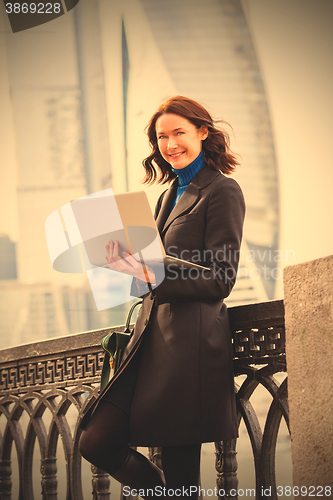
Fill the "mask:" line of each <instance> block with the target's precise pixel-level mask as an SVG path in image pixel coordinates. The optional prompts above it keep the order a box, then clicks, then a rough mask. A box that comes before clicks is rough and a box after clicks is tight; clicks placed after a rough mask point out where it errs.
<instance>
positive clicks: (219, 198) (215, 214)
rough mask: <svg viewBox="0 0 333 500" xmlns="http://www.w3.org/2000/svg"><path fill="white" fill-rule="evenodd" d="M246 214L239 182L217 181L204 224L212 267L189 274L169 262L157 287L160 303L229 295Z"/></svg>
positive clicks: (232, 180)
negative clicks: (169, 264)
mask: <svg viewBox="0 0 333 500" xmlns="http://www.w3.org/2000/svg"><path fill="white" fill-rule="evenodd" d="M244 216H245V203H244V197H243V193H242V191H241V189H240V187H239V185H238V184H237V182H236V181H235V180H234V179H230V178H225V179H224V181H223V182H220V183H217V184H216V186H215V188H214V190H213V191H212V192H211V194H210V197H209V200H208V204H207V213H206V225H205V228H204V232H205V234H204V241H205V250H209V252H206V253H207V255H209V256H210V259H209V261H207V263H206V265H207V267H209V270H207V271H204V270H202V271H201V270H200V272H199V273H198V272H193V273H190V274H189V273H188V271H187V270H185V269H184V268H183V269H177V268H176V267H173V266H167V268H166V269H165V278H164V280H163V281H162V283H161V284H160V285H158V286H157V288H156V290H155V292H156V300H157V303H163V302H171V301H173V300H203V301H205V300H220V299H221V298H225V297H227V296H228V295H229V294H230V292H231V290H232V287H233V286H234V284H235V281H236V274H237V269H238V262H239V256H240V245H241V240H242V232H243V222H244ZM191 276H192V277H191Z"/></svg>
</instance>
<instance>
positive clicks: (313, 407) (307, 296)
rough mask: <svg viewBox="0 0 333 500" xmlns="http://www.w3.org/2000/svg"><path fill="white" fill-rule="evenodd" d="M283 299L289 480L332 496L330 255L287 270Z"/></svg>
mask: <svg viewBox="0 0 333 500" xmlns="http://www.w3.org/2000/svg"><path fill="white" fill-rule="evenodd" d="M284 295H285V300H284V305H285V325H286V357H287V373H288V392H289V408H290V427H291V438H292V443H291V451H292V461H293V481H294V485H297V486H299V487H301V486H306V487H307V494H308V496H307V497H305V496H304V497H302V498H313V497H319V496H322V497H323V498H333V255H331V256H329V257H325V258H321V259H316V260H314V261H310V262H304V263H302V264H299V265H295V266H291V267H287V268H285V270H284ZM310 486H314V487H315V488H313V489H311V488H310ZM329 486H330V487H331V494H328V493H329V491H330V490H329V488H326V490H325V487H329ZM320 487H323V490H321V488H320ZM303 491H305V488H303ZM311 492H312V495H311Z"/></svg>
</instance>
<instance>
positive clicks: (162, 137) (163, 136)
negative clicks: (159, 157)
mask: <svg viewBox="0 0 333 500" xmlns="http://www.w3.org/2000/svg"><path fill="white" fill-rule="evenodd" d="M165 138H166V136H165V135H160V136H159V138H158V140H160V139H165Z"/></svg>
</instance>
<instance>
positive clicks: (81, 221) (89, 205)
mask: <svg viewBox="0 0 333 500" xmlns="http://www.w3.org/2000/svg"><path fill="white" fill-rule="evenodd" d="M70 205H71V208H72V211H73V215H74V218H75V221H76V224H77V228H78V230H79V232H80V235H81V238H82V242H83V245H84V249H85V251H86V254H87V257H88V260H89V262H90V264H92V265H93V266H97V267H104V268H108V267H109V265H108V263H107V262H106V245H107V244H108V243H109V241H110V240H113V242H115V241H118V243H119V255H121V254H122V252H123V251H126V252H128V253H130V254H131V255H132V256H133V257H134V258H135V259H136V260H138V261H140V262H142V263H143V264H146V265H148V266H151V267H155V266H159V265H164V266H168V265H170V264H172V265H174V266H177V267H183V268H187V269H191V268H193V267H195V268H198V269H207V270H209V268H207V267H204V266H200V265H199V264H195V263H192V262H188V261H186V260H182V259H177V258H175V257H173V256H171V255H167V254H166V252H165V248H164V246H163V243H162V240H161V238H160V234H159V232H158V229H157V226H156V222H155V219H154V216H153V214H152V211H151V208H150V205H149V201H148V198H147V194H146V193H145V192H144V191H136V192H132V193H123V194H114V193H113V190H112V189H106V190H104V191H100V192H98V193H94V194H93V195H87V196H84V197H83V198H79V199H77V200H73V201H71V202H70Z"/></svg>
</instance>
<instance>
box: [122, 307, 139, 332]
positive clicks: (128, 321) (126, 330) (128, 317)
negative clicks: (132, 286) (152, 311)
mask: <svg viewBox="0 0 333 500" xmlns="http://www.w3.org/2000/svg"><path fill="white" fill-rule="evenodd" d="M142 302H143V300H142V299H140V300H138V301H137V302H135V303H134V304H133V305H132V307H131V308H130V310H129V311H128V315H127V320H126V324H125V330H124V333H128V332H129V331H130V330H129V325H130V322H131V318H132V314H133V311H134V309H135V308H136V306H138V305H140V304H142Z"/></svg>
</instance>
